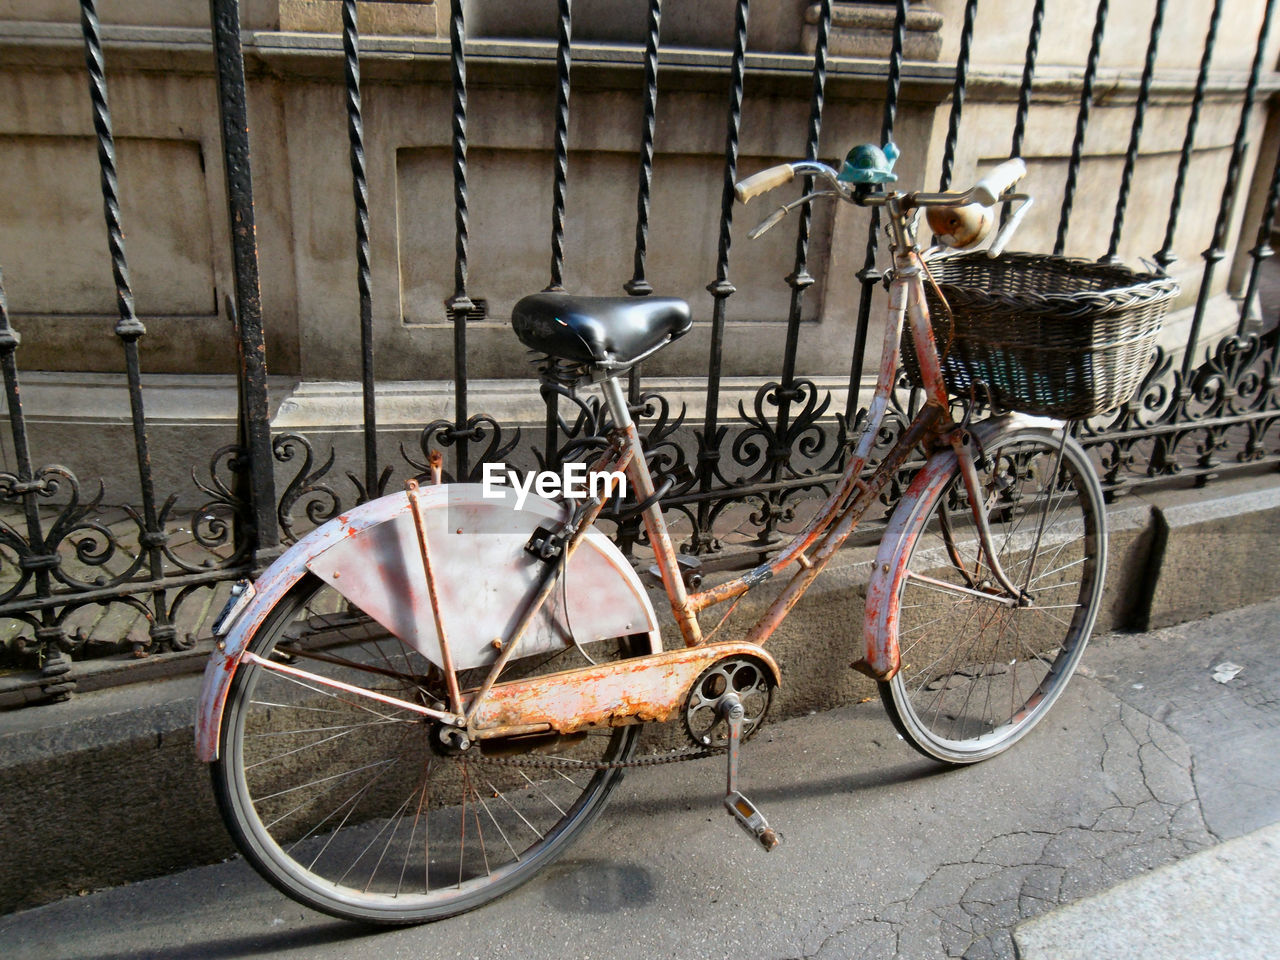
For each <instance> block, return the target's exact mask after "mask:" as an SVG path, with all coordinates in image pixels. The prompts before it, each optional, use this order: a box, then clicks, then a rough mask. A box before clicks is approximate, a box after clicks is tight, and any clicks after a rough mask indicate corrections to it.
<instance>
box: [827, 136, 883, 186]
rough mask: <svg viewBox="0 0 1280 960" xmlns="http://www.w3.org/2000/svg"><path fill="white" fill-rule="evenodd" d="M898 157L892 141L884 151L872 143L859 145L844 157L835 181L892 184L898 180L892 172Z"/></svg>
mask: <svg viewBox="0 0 1280 960" xmlns="http://www.w3.org/2000/svg"><path fill="white" fill-rule="evenodd" d="M898 155H899V151H898V147H897V144H895V143H893V142H892V141H891V142H889V143H886V144H885V145H884V149H881V148H880V147H877V146H876V145H875V144H874V143H863V144H859V145H858V146H856V147H854V148H853V149H852V150H850V151H849V153H848V154H847V155H846V156H845V158H844V166H843V167H841V168H840V174H839V176H837V178H836V179H837V180H839V181H840V182H842V183H892V182H893V181H895V180H897V179H898V175H897V174H896V173H894V172H893V164H894V162H895V161H897V159H898Z"/></svg>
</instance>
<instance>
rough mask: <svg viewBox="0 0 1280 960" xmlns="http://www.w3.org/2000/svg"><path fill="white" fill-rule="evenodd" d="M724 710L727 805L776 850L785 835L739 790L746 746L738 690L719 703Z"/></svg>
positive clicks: (763, 842)
mask: <svg viewBox="0 0 1280 960" xmlns="http://www.w3.org/2000/svg"><path fill="white" fill-rule="evenodd" d="M718 707H719V710H720V714H721V716H723V717H724V718H725V721H726V722H727V723H728V724H729V786H728V791H727V793H726V794H725V798H724V806H725V809H726V810H728V811H729V814H730V815H731V816H732V817H733V819H734V820H736V821H738V824H739V825H740V826H741V827H742V829H743V830H745V831H747V833H748V834H750V835H751V837H752V838H754V839H755V840H756V842H757V843H759V844H760V845H761V846H762V847H764V848H765V849H766V850H772V849H773V848H774V847H776V846H777V845H778V844H779V843H781V842H782V838H781V837H780V836H778V834H777V832H776V831H775V830H774V829H773V828H772V827H770V826H769V821H768V820H766V819H765V818H764V814H763V813H761V812H760V811H759V810H758V809H756V805H755V804H754V803H752V802H751V801H750V800H748V799H747V798H746V797H744V796H743V795H742V793H741V792H740V791H739V790H738V753H739V748H740V747H741V746H742V717H743V713H744V711H743V709H742V701H741V700H739V699H738V698H737V696H736V695H734V694H732V693H731V694H729V695H727V696H725V697H723V698H722V699H721V700H720V703H719V704H718Z"/></svg>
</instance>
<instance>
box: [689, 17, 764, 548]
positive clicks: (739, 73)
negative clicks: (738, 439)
mask: <svg viewBox="0 0 1280 960" xmlns="http://www.w3.org/2000/svg"><path fill="white" fill-rule="evenodd" d="M750 6H751V2H750V0H738V3H737V7H736V8H735V11H734V33H733V61H732V66H731V68H730V74H729V117H728V128H727V130H726V133H725V146H724V183H723V186H722V189H721V193H720V241H719V245H718V247H717V256H716V278H715V280H713V281H712V282H711V283H710V284H708V286H707V290H708V291H710V293H711V296H712V297H713V298H714V299H715V303H714V305H713V307H712V314H711V346H710V360H709V362H708V364H707V412H706V417H705V418H704V420H703V428H702V438H701V449H700V450H699V451H698V474H699V484H700V488H701V489H702V490H703V491H704V492H707V491H710V490H711V485H712V482H713V479H714V477H715V476H716V475H717V474H718V473H719V466H718V464H719V461H720V442H721V440H722V439H723V436H724V432H725V431H724V428H723V427H721V426H720V425H719V422H718V409H717V408H718V406H719V403H720V374H721V365H722V360H723V357H722V354H723V351H724V325H725V308H726V301H727V300H728V299H729V297H731V296H732V295H733V294H734V293H735V292H736V288H735V287H734V285H733V284H732V283H730V282H729V250H730V246H731V244H732V238H731V231H732V229H733V203H734V199H735V197H734V193H733V184H734V181H735V180H736V179H737V176H738V143H739V136H740V134H741V130H742V84H743V77H744V74H745V72H746V60H747V21H748V17H749V16H750V13H751V10H750ZM709 523H710V505H709V504H705V503H704V504H702V505H700V507H699V512H698V522H697V528H698V532H697V537H696V539H695V542H694V549H695V550H696V551H698V552H704V551H707V550H711V549H715V548H716V544H715V541H714V538H713V537H712V536H711V534H710V527H709Z"/></svg>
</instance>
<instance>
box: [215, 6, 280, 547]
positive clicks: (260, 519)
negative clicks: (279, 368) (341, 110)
mask: <svg viewBox="0 0 1280 960" xmlns="http://www.w3.org/2000/svg"><path fill="white" fill-rule="evenodd" d="M209 12H210V16H211V18H212V21H213V47H214V60H215V63H216V67H217V74H218V113H219V116H220V118H221V122H222V160H223V165H224V168H225V170H226V177H227V213H228V218H229V222H230V225H231V252H232V268H233V272H234V276H235V317H234V319H235V325H236V335H237V344H236V345H237V349H238V351H239V360H240V368H239V375H240V396H241V400H242V403H243V407H242V414H241V416H242V426H243V429H244V437H243V440H242V442H243V443H244V446H245V453H246V459H247V466H248V471H249V514H248V515H249V524H250V530H249V531H248V533H249V536H248V538H247V539H248V541H249V544H250V549H251V550H252V551H253V557H254V561H255V563H256V564H258V565H264V564H265V562H266V561H267V560H269V559H270V558H271V557H272V556H274V554H275V553H276V552H277V550H278V547H279V545H280V532H279V529H278V526H277V523H276V490H275V476H274V471H273V464H274V459H273V457H272V452H271V420H270V414H269V412H268V408H267V348H266V341H265V339H264V337H263V332H262V291H261V287H260V285H259V282H258V238H257V233H256V228H255V227H254V219H253V175H252V173H251V171H250V169H249V118H248V111H247V107H246V103H245V100H246V95H245V79H244V53H243V51H242V49H241V46H240V4H239V0H209Z"/></svg>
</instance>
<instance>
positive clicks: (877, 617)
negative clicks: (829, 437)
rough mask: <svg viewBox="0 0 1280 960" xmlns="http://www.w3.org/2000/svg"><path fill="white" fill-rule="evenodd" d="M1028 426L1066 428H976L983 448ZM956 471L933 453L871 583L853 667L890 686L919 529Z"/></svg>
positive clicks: (1034, 420) (1030, 421)
mask: <svg viewBox="0 0 1280 960" xmlns="http://www.w3.org/2000/svg"><path fill="white" fill-rule="evenodd" d="M1029 426H1052V427H1054V428H1055V429H1056V428H1059V427H1061V423H1059V422H1058V421H1054V420H1047V419H1045V418H1043V417H1030V416H1026V415H1023V414H1011V415H1009V416H1004V417H995V418H992V419H990V420H984V421H982V422H981V423H979V424H977V425H976V426H974V427H973V434H974V435H975V436H976V437H977V439H978V444H979V446H980V447H981V446H986V445H988V444H991V443H994V442H995V440H996V439H998V438H999V437H1000V436H1001V435H1002V434H1004V433H1008V432H1011V431H1013V430H1018V429H1021V428H1023V427H1029ZM955 468H956V454H955V451H954V450H952V449H951V448H950V447H947V448H945V449H942V450H939V451H937V452H936V453H934V454H933V455H932V456H931V457H930V458H929V460H928V461H927V462H926V463H925V465H924V466H923V467H921V468H920V470H919V471H918V472H917V473H916V475H915V476H914V477H913V478H912V480H911V485H910V486H909V487H908V488H907V492H906V493H905V494H903V496H902V499H901V500H899V501H898V505H897V507H895V508H894V511H893V516H891V517H890V518H889V525H888V526H887V527H886V528H885V532H884V536H883V537H882V538H881V540H880V549H879V550H878V551H877V552H876V562H875V566H874V567H873V568H872V570H871V579H870V580H868V581H867V606H866V617H865V619H864V621H863V630H862V637H863V645H864V650H863V656H862V659H861V660H859V661H857V662H856V663H855V664H854V667H855V668H856V669H858V670H860V671H861V672H862V673H865V674H866V675H867V676H869V677H872V678H873V679H876V680H889V679H891V678H892V677H893V675H894V674H895V673H897V672H898V667H899V666H900V665H901V664H900V658H899V652H898V625H899V624H898V595H899V594H900V592H901V590H902V580H903V577H905V576H906V571H907V561H908V560H909V559H910V557H911V550H912V548H913V547H914V546H915V542H916V538H917V537H918V536H919V534H920V525H921V523H922V522H923V521H924V520H925V518H926V517H927V516H928V513H929V511H930V510H931V509H932V508H933V504H934V502H935V500H936V499H937V497H938V496H939V494H941V492H942V489H943V488H944V487H945V486H946V485H947V483H948V481H949V480H950V479H951V474H952V472H953V471H954V470H955Z"/></svg>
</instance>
